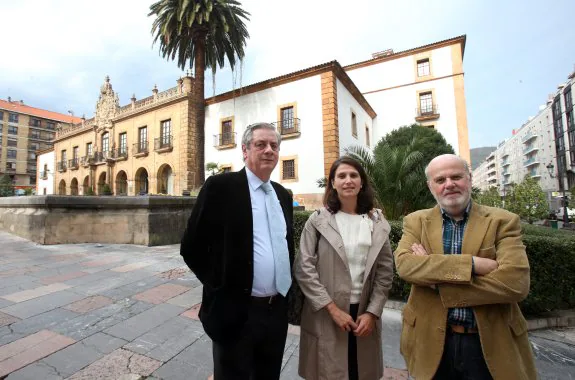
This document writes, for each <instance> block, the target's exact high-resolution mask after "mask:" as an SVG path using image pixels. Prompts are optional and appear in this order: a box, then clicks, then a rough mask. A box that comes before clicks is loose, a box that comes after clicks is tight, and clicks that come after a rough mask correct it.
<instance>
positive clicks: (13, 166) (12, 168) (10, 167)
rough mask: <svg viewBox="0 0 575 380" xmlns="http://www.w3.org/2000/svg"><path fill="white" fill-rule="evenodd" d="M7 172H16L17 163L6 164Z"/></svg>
mask: <svg viewBox="0 0 575 380" xmlns="http://www.w3.org/2000/svg"><path fill="white" fill-rule="evenodd" d="M6 169H7V170H16V163H15V162H7V163H6Z"/></svg>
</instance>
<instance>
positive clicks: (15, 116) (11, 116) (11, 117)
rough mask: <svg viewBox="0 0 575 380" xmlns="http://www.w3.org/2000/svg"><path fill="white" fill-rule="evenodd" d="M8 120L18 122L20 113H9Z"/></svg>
mask: <svg viewBox="0 0 575 380" xmlns="http://www.w3.org/2000/svg"><path fill="white" fill-rule="evenodd" d="M8 121H9V122H11V123H17V122H18V114H17V113H11V114H9V115H8Z"/></svg>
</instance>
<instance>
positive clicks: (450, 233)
mask: <svg viewBox="0 0 575 380" xmlns="http://www.w3.org/2000/svg"><path fill="white" fill-rule="evenodd" d="M470 209H471V202H469V204H468V205H467V208H466V209H465V213H464V214H463V219H462V220H459V221H455V220H453V219H452V218H451V217H450V216H449V215H448V214H447V212H445V210H443V209H441V215H442V217H443V253H444V254H446V255H461V246H462V245H463V234H464V233H465V227H466V226H467V220H468V217H469V210H470ZM447 323H448V324H452V325H461V326H464V327H477V325H476V323H475V316H474V315H473V309H471V308H470V307H463V308H462V307H455V308H450V309H449V311H448V314H447Z"/></svg>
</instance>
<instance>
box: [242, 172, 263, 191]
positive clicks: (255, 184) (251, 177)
mask: <svg viewBox="0 0 575 380" xmlns="http://www.w3.org/2000/svg"><path fill="white" fill-rule="evenodd" d="M246 175H247V177H248V184H249V185H250V189H252V191H256V190H257V189H259V188H260V187H261V186H262V184H263V183H264V181H262V180H261V179H259V177H258V176H257V175H255V174H254V173H253V172H252V171H251V170H250V169H248V167H247V166H246Z"/></svg>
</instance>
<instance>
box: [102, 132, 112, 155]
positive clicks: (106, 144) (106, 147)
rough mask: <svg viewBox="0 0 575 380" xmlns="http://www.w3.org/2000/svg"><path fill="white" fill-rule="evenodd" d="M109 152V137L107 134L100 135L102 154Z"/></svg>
mask: <svg viewBox="0 0 575 380" xmlns="http://www.w3.org/2000/svg"><path fill="white" fill-rule="evenodd" d="M108 150H110V135H109V134H108V132H106V133H104V134H103V135H102V152H107V151H108Z"/></svg>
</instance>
